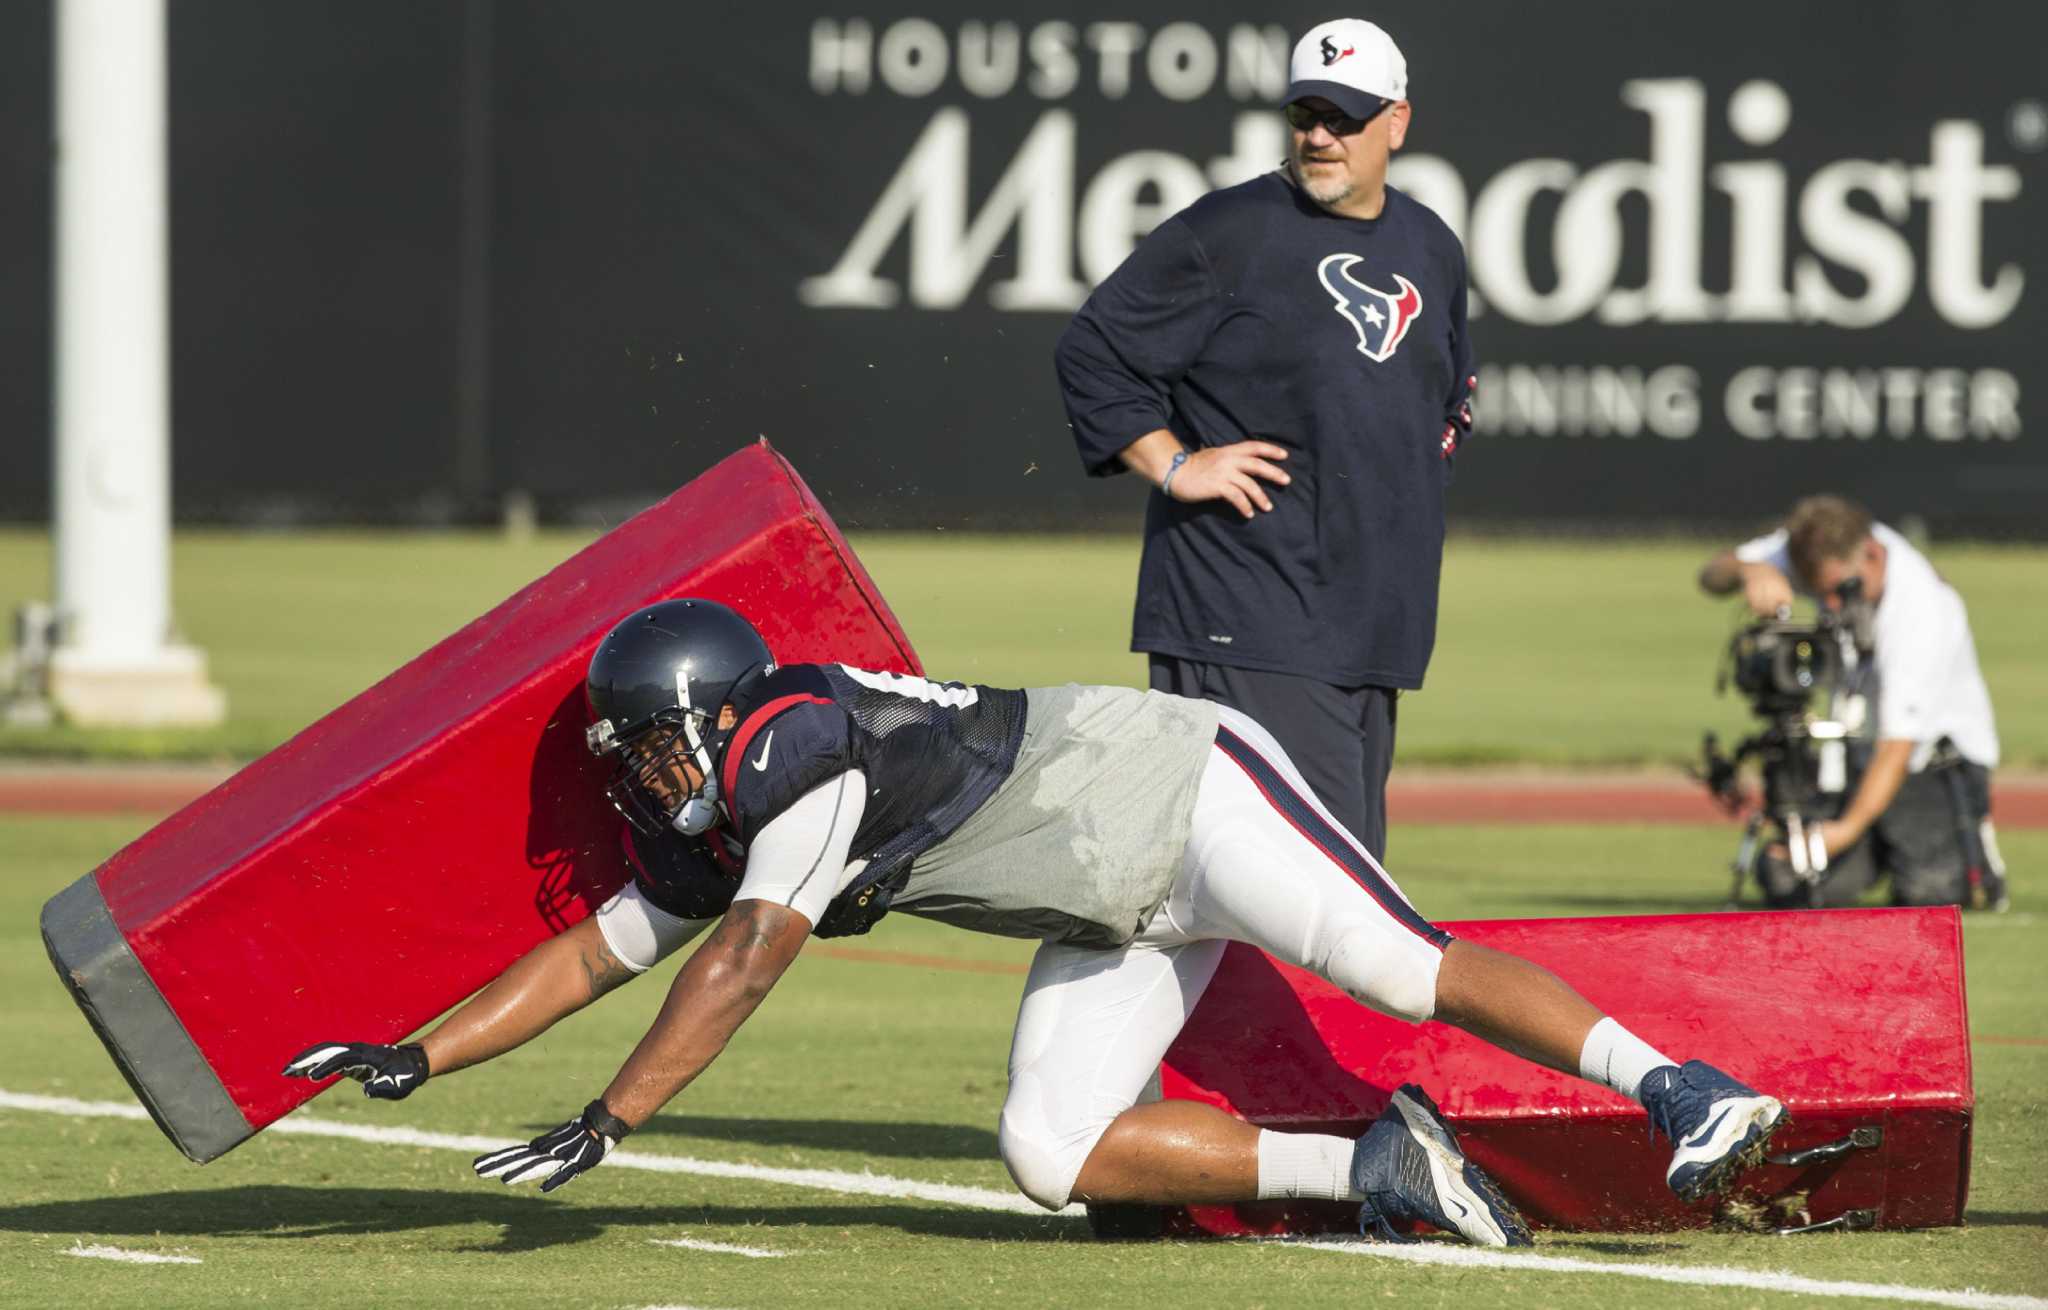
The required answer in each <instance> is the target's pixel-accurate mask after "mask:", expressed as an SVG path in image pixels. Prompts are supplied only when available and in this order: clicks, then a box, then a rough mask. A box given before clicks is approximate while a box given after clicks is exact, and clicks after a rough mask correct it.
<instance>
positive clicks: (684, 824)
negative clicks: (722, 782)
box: [669, 711, 726, 837]
mask: <svg viewBox="0 0 2048 1310" xmlns="http://www.w3.org/2000/svg"><path fill="white" fill-rule="evenodd" d="M704 717H705V716H704V715H703V714H702V713H701V712H695V711H686V712H685V716H684V718H683V739H684V740H685V741H686V742H687V743H688V744H689V749H690V763H692V764H694V765H696V767H697V774H698V776H699V777H701V778H703V780H704V781H703V782H702V783H700V784H699V785H698V787H697V792H696V794H695V795H693V796H691V797H690V798H689V799H688V800H686V801H684V802H683V804H682V808H680V809H678V810H677V811H676V813H675V817H674V818H673V819H670V820H669V823H670V825H671V826H673V827H674V828H675V830H676V831H677V832H680V833H682V834H683V835H684V836H686V837H696V836H700V835H702V834H703V833H706V832H709V831H710V830H711V829H712V828H713V827H715V826H716V825H717V824H718V822H719V821H720V820H721V819H723V818H725V817H726V809H725V805H724V803H723V798H722V797H720V796H719V794H718V774H717V772H716V771H715V767H714V764H715V762H714V761H713V759H712V755H713V750H712V747H713V745H714V744H716V745H723V744H724V740H723V739H724V737H725V734H724V733H719V732H716V731H714V733H713V735H712V737H711V738H708V739H707V738H706V737H705V736H704V735H703V734H702V733H700V732H698V730H697V725H698V723H699V721H700V720H702V719H703V718H704Z"/></svg>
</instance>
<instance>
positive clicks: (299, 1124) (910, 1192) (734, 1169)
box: [0, 1091, 1082, 1215]
mask: <svg viewBox="0 0 2048 1310" xmlns="http://www.w3.org/2000/svg"><path fill="white" fill-rule="evenodd" d="M0 1109H13V1110H34V1111H41V1112H43V1113H47V1114H68V1115H76V1116H80V1117H100V1118H114V1119H148V1118H149V1112H148V1111H147V1110H144V1109H143V1108H142V1107H141V1106H139V1105H127V1104H124V1103H122V1102H119V1101H78V1100H73V1099H72V1098H70V1097H68V1096H31V1095H27V1094H24V1093H21V1092H8V1091H0ZM264 1131H265V1132H271V1133H284V1134H286V1135H288V1136H300V1137H342V1138H347V1139H348V1140H350V1141H356V1142H374V1143H377V1144H379V1145H382V1146H429V1147H437V1148H440V1149H443V1150H450V1151H467V1152H469V1153H470V1154H472V1155H475V1154H478V1153H480V1152H483V1151H495V1150H497V1149H498V1148H499V1147H502V1146H505V1145H508V1144H509V1139H510V1136H511V1135H510V1134H506V1135H505V1136H502V1137H479V1136H475V1135H473V1134H468V1133H430V1132H423V1131H421V1130H420V1129H417V1128H398V1127H381V1126H378V1125H374V1124H350V1123H337V1122H335V1121H334V1120H332V1119H314V1118H311V1117H309V1116H306V1115H303V1114H300V1115H293V1116H289V1117H287V1118H283V1119H279V1120H278V1121H277V1122H276V1123H273V1124H271V1125H270V1126H269V1127H268V1128H266V1129H264ZM604 1163H605V1168H607V1169H645V1170H647V1171H649V1172H650V1173H661V1174H695V1175H697V1176H699V1177H702V1178H742V1179H745V1180H747V1181H749V1182H758V1183H782V1184H785V1185H786V1186H790V1187H805V1188H809V1189H811V1190H813V1191H820V1192H841V1193H844V1194H846V1195H849V1196H884V1197H888V1198H890V1199H892V1200H907V1201H934V1202H937V1203H939V1204H941V1205H957V1206H963V1207H966V1208H967V1209H971V1210H1000V1211H1004V1212H1006V1213H1009V1214H1029V1215H1042V1214H1044V1213H1046V1212H1045V1210H1043V1209H1042V1208H1040V1207H1039V1206H1038V1205H1037V1204H1035V1203H1034V1202H1032V1201H1031V1200H1030V1199H1028V1198H1026V1197H1022V1196H1019V1195H1017V1194H1016V1193H1015V1192H998V1191H995V1190H993V1189H992V1188H987V1187H962V1186H958V1185H955V1184H953V1183H920V1182H914V1181H912V1180H911V1179H908V1178H891V1177H889V1176H888V1175H886V1174H873V1173H857V1174H856V1173H849V1172H847V1171H845V1170H840V1169H773V1168H769V1167H767V1166H765V1165H753V1164H732V1163H729V1162H727V1161H724V1160H696V1159H692V1158H691V1157H689V1156H686V1155H647V1154H643V1153H641V1152H639V1151H613V1152H612V1153H611V1154H610V1155H608V1156H606V1157H605V1162H604ZM1062 1213H1066V1214H1077V1215H1078V1214H1081V1213H1082V1208H1081V1207H1080V1206H1078V1205H1072V1206H1068V1207H1067V1209H1066V1210H1065V1211H1062Z"/></svg>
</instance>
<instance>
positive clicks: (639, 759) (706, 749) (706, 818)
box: [591, 710, 725, 836]
mask: <svg viewBox="0 0 2048 1310" xmlns="http://www.w3.org/2000/svg"><path fill="white" fill-rule="evenodd" d="M724 735H725V734H723V733H721V732H719V731H717V730H716V728H715V726H714V725H713V723H712V720H711V717H710V715H708V714H706V713H705V712H704V711H702V710H670V711H665V712H663V713H661V714H658V715H657V716H656V717H655V720H654V722H653V723H651V724H649V725H648V727H647V728H646V729H645V730H643V731H641V732H639V733H636V734H634V735H633V736H632V737H630V738H627V739H626V740H624V741H619V740H616V739H613V738H612V737H611V735H610V734H609V733H602V734H600V733H593V734H592V741H591V748H592V750H593V751H595V752H597V753H598V754H611V755H615V756H616V757H617V759H618V764H617V767H616V768H615V769H614V770H613V773H612V777H611V781H610V782H608V783H607V784H606V785H605V789H604V790H605V796H606V797H607V798H608V799H609V800H610V801H611V803H612V806H613V808H615V809H616V810H618V812H619V813H620V814H622V815H624V816H625V818H626V821H627V822H628V823H631V824H632V825H633V826H634V827H635V828H637V829H638V830H640V831H641V832H643V833H646V834H648V835H649V836H654V835H657V834H659V833H660V832H661V831H662V830H663V829H666V828H673V829H675V830H676V831H678V832H681V833H684V834H686V835H689V836H696V835H697V834H699V833H702V832H704V831H706V830H708V829H710V828H711V827H712V826H713V825H715V824H716V823H717V822H718V821H719V819H720V818H722V817H723V815H724V809H723V807H722V806H720V805H719V803H718V799H719V798H718V780H717V776H716V774H715V773H714V771H713V767H712V764H713V756H714V755H715V754H716V748H717V745H718V742H719V739H720V738H722V737H723V736H724ZM685 762H687V763H688V764H689V765H690V766H691V767H693V768H694V769H695V770H696V771H697V775H698V777H699V778H700V779H701V781H700V782H699V783H698V785H697V786H696V787H695V788H694V789H688V788H686V781H687V780H686V778H685V775H684V773H683V767H682V766H683V764H684V763H685Z"/></svg>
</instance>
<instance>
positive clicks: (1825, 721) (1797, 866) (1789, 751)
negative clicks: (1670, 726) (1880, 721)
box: [1695, 578, 1873, 908]
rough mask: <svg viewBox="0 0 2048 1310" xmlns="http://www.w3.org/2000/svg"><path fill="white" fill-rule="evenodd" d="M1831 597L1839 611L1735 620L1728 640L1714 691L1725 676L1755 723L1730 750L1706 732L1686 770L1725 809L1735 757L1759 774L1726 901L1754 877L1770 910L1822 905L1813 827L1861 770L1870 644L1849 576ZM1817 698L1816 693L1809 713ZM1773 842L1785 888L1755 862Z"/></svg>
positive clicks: (1867, 614)
mask: <svg viewBox="0 0 2048 1310" xmlns="http://www.w3.org/2000/svg"><path fill="white" fill-rule="evenodd" d="M1835 594H1836V596H1837V597H1838V598H1839V599H1840V602H1841V604H1840V606H1839V608H1836V609H1829V608H1826V607H1823V608H1822V609H1821V610H1820V611H1819V612H1818V613H1817V614H1816V615H1815V617H1814V619H1813V621H1812V622H1793V621H1792V619H1791V617H1790V616H1789V614H1786V613H1784V612H1782V611H1781V612H1780V614H1779V615H1778V617H1776V618H1771V619H1760V620H1757V621H1756V622H1753V623H1750V624H1748V625H1746V626H1744V627H1743V628H1742V629H1740V630H1739V631H1738V632H1736V634H1735V635H1734V636H1733V637H1732V638H1731V639H1730V640H1729V642H1728V649H1727V651H1726V653H1725V655H1724V657H1723V660H1722V665H1721V672H1720V675H1719V677H1718V679H1717V680H1716V683H1715V691H1716V692H1718V693H1725V692H1726V691H1727V690H1728V686H1729V684H1730V683H1731V682H1732V683H1733V684H1734V685H1735V688H1736V690H1738V691H1739V692H1741V693H1742V695H1743V696H1744V697H1746V698H1747V699H1748V701H1749V704H1750V708H1751V710H1752V711H1753V712H1754V713H1755V714H1756V715H1757V716H1758V717H1759V718H1761V719H1762V720H1764V726H1763V727H1762V729H1761V730H1759V731H1758V732H1756V733H1754V734H1752V735H1750V736H1748V737H1745V738H1744V739H1743V740H1742V741H1741V742H1739V743H1737V745H1736V747H1735V750H1734V751H1733V752H1732V753H1724V752H1723V751H1722V750H1721V747H1720V741H1719V738H1718V737H1717V736H1716V735H1715V734H1714V733H1711V732H1709V733H1707V734H1706V736H1705V739H1704V740H1703V741H1702V742H1701V749H1700V753H1701V757H1702V768H1701V769H1699V770H1697V771H1696V772H1695V776H1696V777H1698V778H1699V779H1700V780H1701V781H1702V782H1704V783H1705V784H1706V785H1707V789H1708V790H1709V791H1710V792H1712V793H1713V795H1714V798H1715V799H1716V800H1718V801H1719V802H1720V803H1721V804H1722V805H1723V806H1724V807H1725V808H1726V809H1727V810H1728V811H1729V812H1730V813H1731V814H1733V813H1739V812H1740V811H1741V810H1742V809H1743V808H1744V807H1745V805H1746V804H1747V803H1748V798H1747V797H1746V796H1745V795H1744V793H1743V790H1742V786H1741V783H1740V777H1739V775H1740V771H1741V768H1742V765H1743V763H1744V761H1746V760H1750V759H1754V760H1756V761H1757V764H1758V769H1759V773H1760V774H1761V777H1762V781H1763V804H1762V806H1761V808H1759V809H1758V810H1757V812H1756V813H1754V814H1752V815H1751V816H1750V818H1749V822H1748V823H1747V824H1746V825H1745V826H1744V829H1743V834H1742V844H1741V845H1740V846H1739V847H1738V848H1737V850H1736V855H1735V860H1734V863H1733V865H1732V871H1733V873H1734V876H1735V885H1734V888H1733V891H1732V893H1731V899H1732V900H1733V899H1739V898H1740V896H1741V893H1742V886H1743V884H1744V883H1745V882H1746V881H1748V880H1749V879H1751V878H1756V880H1757V884H1758V887H1759V888H1760V889H1761V890H1762V891H1763V894H1764V899H1765V901H1766V902H1767V903H1769V904H1770V905H1772V906H1773V907H1774V908H1787V907H1792V906H1818V905H1821V904H1823V903H1824V899H1825V898H1824V891H1825V884H1826V874H1827V856H1826V854H1825V853H1824V852H1822V851H1821V849H1820V847H1819V844H1818V842H1817V841H1814V840H1813V837H1814V836H1815V834H1816V829H1817V827H1818V825H1819V824H1820V823H1822V822H1823V821H1825V820H1827V819H1832V818H1835V817H1836V816H1838V815H1840V814H1841V812H1842V808H1843V804H1844V802H1845V798H1846V795H1847V793H1848V790H1849V788H1850V786H1851V784H1852V783H1853V782H1854V780H1855V775H1856V774H1858V773H1860V771H1861V770H1860V768H1857V767H1854V765H1855V763H1856V762H1855V761H1852V759H1851V750H1852V746H1855V747H1860V745H1861V743H1860V741H1858V740H1857V737H1858V734H1859V733H1860V732H1861V730H1862V729H1863V727H1864V718H1865V715H1864V704H1865V702H1864V698H1863V695H1862V690H1861V688H1862V682H1863V675H1864V672H1865V670H1867V669H1868V668H1869V667H1870V656H1871V650H1872V645H1873V642H1872V638H1871V606H1870V604H1869V602H1868V601H1866V600H1865V599H1864V597H1863V583H1862V580H1861V579H1859V578H1850V579H1848V580H1847V581H1845V582H1843V583H1842V585H1841V586H1840V587H1838V588H1837V589H1836V592H1835ZM1816 697H1824V700H1822V702H1821V704H1820V705H1819V706H1818V711H1817V710H1816V705H1815V700H1816ZM1858 754H1860V749H1859V750H1858ZM1780 844H1782V845H1783V847H1784V848H1785V852H1786V858H1787V859H1788V860H1789V863H1790V872H1791V876H1792V880H1791V885H1790V886H1789V887H1787V886H1785V885H1783V880H1782V879H1766V878H1765V877H1763V876H1762V873H1763V870H1762V869H1761V867H1760V866H1761V862H1762V861H1763V859H1764V858H1765V854H1766V852H1767V851H1768V850H1769V848H1771V847H1772V846H1774V845H1780Z"/></svg>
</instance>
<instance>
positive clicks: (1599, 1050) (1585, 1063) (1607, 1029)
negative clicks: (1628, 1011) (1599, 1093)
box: [1579, 1019, 1678, 1101]
mask: <svg viewBox="0 0 2048 1310" xmlns="http://www.w3.org/2000/svg"><path fill="white" fill-rule="evenodd" d="M1677 1063H1678V1061H1676V1060H1674V1059H1672V1058H1671V1057H1670V1056H1668V1055H1666V1054H1664V1053H1663V1052H1662V1051H1660V1050H1658V1049H1657V1048H1656V1047H1654V1046H1652V1045H1650V1044H1649V1043H1648V1042H1646V1041H1644V1040H1643V1039H1642V1038H1640V1037H1638V1036H1636V1035H1635V1034H1634V1033H1632V1032H1630V1031H1629V1030H1628V1029H1626V1028H1624V1027H1622V1026H1621V1025H1620V1024H1618V1023H1616V1022H1615V1021H1614V1020H1612V1019H1602V1020H1601V1021H1600V1022H1599V1023H1596V1024H1594V1025H1593V1031H1592V1032H1589V1033H1587V1034H1586V1044H1585V1046H1584V1047H1582V1048H1581V1049H1580V1051H1579V1077H1581V1078H1584V1079H1585V1080H1586V1081H1588V1082H1594V1083H1599V1084H1600V1085H1601V1086H1602V1087H1612V1088H1613V1089H1614V1090H1615V1091H1617V1092H1620V1093H1621V1094H1622V1095H1623V1096H1626V1097H1628V1098H1630V1099H1631V1100H1637V1101H1640V1100H1641V1099H1642V1097H1641V1096H1640V1095H1639V1094H1638V1091H1639V1089H1640V1088H1641V1087H1642V1085H1643V1075H1645V1074H1647V1073H1649V1072H1650V1070H1652V1069H1659V1068H1662V1067H1663V1066H1665V1065H1667V1064H1677Z"/></svg>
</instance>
